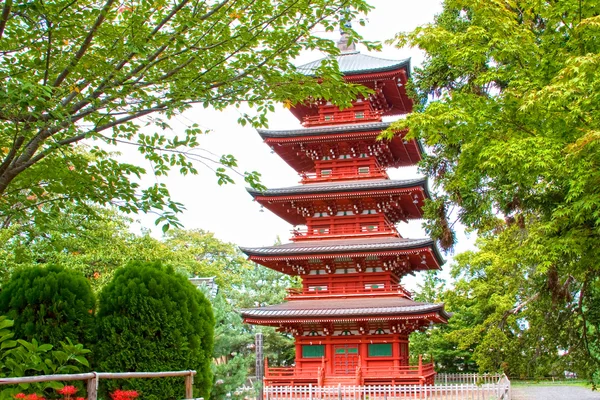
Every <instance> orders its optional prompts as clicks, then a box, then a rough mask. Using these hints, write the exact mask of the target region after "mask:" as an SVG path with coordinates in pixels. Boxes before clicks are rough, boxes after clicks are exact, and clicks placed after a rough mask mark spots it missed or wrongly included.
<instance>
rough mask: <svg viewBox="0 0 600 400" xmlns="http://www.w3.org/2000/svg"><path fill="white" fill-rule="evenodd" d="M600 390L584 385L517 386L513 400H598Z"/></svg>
mask: <svg viewBox="0 0 600 400" xmlns="http://www.w3.org/2000/svg"><path fill="white" fill-rule="evenodd" d="M596 399H600V392H593V391H592V390H591V389H588V388H586V387H582V386H541V385H540V386H537V385H535V386H516V387H513V388H512V400H596Z"/></svg>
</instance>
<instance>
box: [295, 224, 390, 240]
mask: <svg viewBox="0 0 600 400" xmlns="http://www.w3.org/2000/svg"><path fill="white" fill-rule="evenodd" d="M290 232H291V234H292V237H291V240H292V241H300V240H309V239H330V238H345V237H374V236H395V237H399V236H400V234H399V233H398V231H397V230H396V227H395V226H393V225H392V224H389V223H385V224H381V223H379V222H378V223H377V224H372V225H371V224H365V223H360V224H355V225H354V226H346V225H339V226H336V225H332V226H329V227H326V228H320V227H314V228H295V229H292V230H291V231H290Z"/></svg>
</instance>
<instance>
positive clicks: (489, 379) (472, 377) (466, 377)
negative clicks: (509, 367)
mask: <svg viewBox="0 0 600 400" xmlns="http://www.w3.org/2000/svg"><path fill="white" fill-rule="evenodd" d="M503 375H504V374H476V373H471V374H436V375H435V384H436V385H448V384H450V385H454V384H461V383H462V384H475V385H481V384H484V383H498V381H500V379H501V378H502V376H503Z"/></svg>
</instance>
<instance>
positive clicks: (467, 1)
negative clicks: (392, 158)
mask: <svg viewBox="0 0 600 400" xmlns="http://www.w3.org/2000/svg"><path fill="white" fill-rule="evenodd" d="M599 35H600V4H599V3H598V2H597V1H592V0H566V1H561V2H538V1H533V0H519V1H507V2H505V1H499V0H492V1H487V0H486V1H483V0H447V1H445V2H444V9H443V12H442V13H441V14H440V15H438V16H437V17H436V20H435V22H434V23H432V24H430V25H426V26H423V27H420V28H417V29H416V30H415V31H413V32H410V33H406V34H399V35H398V36H397V38H396V40H397V44H398V45H405V44H408V45H411V46H417V47H419V48H421V49H422V50H424V51H425V53H426V61H425V63H424V65H423V67H422V68H421V69H417V70H416V71H415V74H414V82H413V86H412V89H413V91H414V95H415V96H416V98H417V99H419V100H420V101H419V106H418V110H417V111H418V112H415V113H413V114H411V115H409V116H408V117H407V118H406V120H402V121H399V122H398V123H396V124H395V126H394V128H409V129H410V132H411V135H413V136H415V137H419V138H421V139H422V140H423V141H424V142H425V143H426V144H427V146H428V148H429V150H430V151H429V154H428V155H427V156H426V157H425V160H424V162H423V164H422V168H423V170H424V172H426V173H427V174H429V175H431V176H433V177H434V178H435V179H436V184H437V185H438V187H439V191H438V193H437V195H436V196H434V198H433V199H432V201H431V202H429V203H428V204H427V205H426V207H425V211H426V217H428V218H430V220H431V222H430V223H428V225H427V228H428V230H429V232H430V233H431V234H432V236H434V237H435V238H436V239H439V240H440V241H441V243H442V245H443V246H444V247H445V248H451V247H452V246H453V243H454V234H453V232H452V229H451V227H452V225H453V224H454V223H455V221H450V220H449V217H448V214H450V215H452V216H453V218H454V217H456V219H457V220H458V221H460V222H461V223H463V224H465V225H466V226H467V227H468V228H469V229H471V230H477V232H478V234H479V235H480V236H481V237H483V240H482V241H481V242H480V249H481V250H480V252H479V253H475V254H468V255H465V256H463V258H461V259H459V263H458V266H457V267H456V268H457V269H456V271H455V275H456V277H457V278H459V281H458V283H457V288H458V290H459V292H460V293H462V297H463V300H464V302H463V304H465V305H467V304H469V302H472V304H471V305H470V307H472V310H475V311H476V312H479V313H481V316H482V317H483V318H484V320H483V321H479V322H476V325H475V326H473V327H471V328H470V330H468V331H461V332H460V335H462V339H461V342H462V343H463V348H465V349H466V348H468V347H469V346H471V345H477V346H478V348H477V350H475V352H474V354H473V357H474V358H475V359H476V360H477V362H478V363H479V366H480V368H483V369H496V368H505V369H506V370H508V371H511V372H512V373H515V374H521V373H524V374H529V373H534V374H537V373H538V372H539V373H542V374H544V373H550V371H551V370H552V369H553V367H552V366H551V364H552V362H554V361H557V360H559V355H560V354H566V355H567V356H566V358H565V357H563V358H560V360H561V362H566V360H569V359H570V360H571V361H573V362H575V361H576V368H577V371H578V372H580V373H581V374H583V375H584V376H592V375H594V374H596V377H597V378H598V372H597V371H598V370H600V368H599V367H600V357H599V354H600V353H599V349H600V341H599V340H598V337H599V336H598V332H600V329H599V327H600V325H599V324H598V319H597V313H596V312H594V311H593V305H595V304H597V302H598V300H597V296H598V293H597V286H598V279H599V276H600V275H599V273H598V271H600V265H599V264H598V262H599V261H598V260H600V258H599V253H598V252H599V250H598V246H597V243H598V240H599V238H600V237H599V236H600V185H598V183H599V182H600V140H599V139H600V135H599V133H598V132H600V121H599V120H598V118H597V115H599V111H600V91H599V90H598V89H600V73H599V72H598V71H599V69H598V65H599V64H600V52H599V50H600V41H598V37H599ZM452 210H455V212H453V213H451V212H450V211H452ZM515 346H520V347H519V348H515ZM523 346H530V347H525V348H526V349H527V350H525V351H526V352H530V351H534V350H535V354H538V355H540V356H537V355H536V357H534V358H535V359H536V360H539V362H538V361H535V364H536V365H532V366H529V367H527V368H524V367H522V366H518V365H516V364H518V363H517V362H516V361H515V359H514V357H516V356H518V355H519V352H520V350H521V349H522V348H523ZM490 349H494V352H493V353H494V355H493V357H491V356H489V355H488V356H485V355H484V352H485V351H488V353H489V350H490ZM503 352H504V353H503ZM521 357H523V355H522V354H521ZM544 358H545V359H546V360H545V361H544V360H543V359H544ZM549 358H550V359H553V360H554V361H552V360H549ZM563 364H564V363H563ZM563 366H564V365H563ZM535 369H539V370H538V372H535V371H534V370H535ZM532 371H534V372H532Z"/></svg>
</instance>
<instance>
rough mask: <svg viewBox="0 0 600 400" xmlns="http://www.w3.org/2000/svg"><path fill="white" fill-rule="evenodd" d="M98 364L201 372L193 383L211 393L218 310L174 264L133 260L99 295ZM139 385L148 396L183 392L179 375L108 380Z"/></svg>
mask: <svg viewBox="0 0 600 400" xmlns="http://www.w3.org/2000/svg"><path fill="white" fill-rule="evenodd" d="M97 318H98V336H99V337H100V338H102V340H101V341H99V342H98V345H97V346H96V347H95V349H94V357H95V359H96V368H98V369H99V370H102V371H173V370H185V369H193V370H196V371H197V372H198V374H197V375H196V376H195V378H194V387H195V389H196V391H197V393H198V395H199V396H202V397H205V398H206V397H208V396H209V393H210V388H211V386H212V374H211V369H210V364H211V359H212V357H211V356H212V351H213V332H214V323H215V321H214V316H213V311H212V308H211V305H210V303H209V301H208V300H207V299H206V297H205V296H204V295H203V294H202V292H201V291H199V290H197V289H196V288H195V287H194V285H192V284H191V283H190V282H189V281H188V280H187V279H186V278H185V277H183V276H181V275H179V274H177V273H175V272H174V270H173V268H170V267H164V266H161V265H160V263H141V262H138V263H130V264H128V265H127V266H125V267H123V268H122V269H119V270H118V271H117V272H116V273H115V275H114V277H113V280H112V281H111V282H110V283H109V284H108V285H106V286H105V287H104V288H103V289H102V291H101V293H100V296H99V309H98V314H97ZM119 384H120V385H122V386H123V387H129V388H132V389H136V390H140V391H141V392H142V393H143V396H144V398H147V399H151V400H153V399H155V400H158V399H161V400H162V399H179V398H183V395H184V385H183V382H182V380H181V379H179V380H178V379H177V378H169V379H159V380H133V381H124V382H112V381H111V382H109V383H107V386H108V387H109V388H114V387H115V386H116V385H119Z"/></svg>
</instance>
